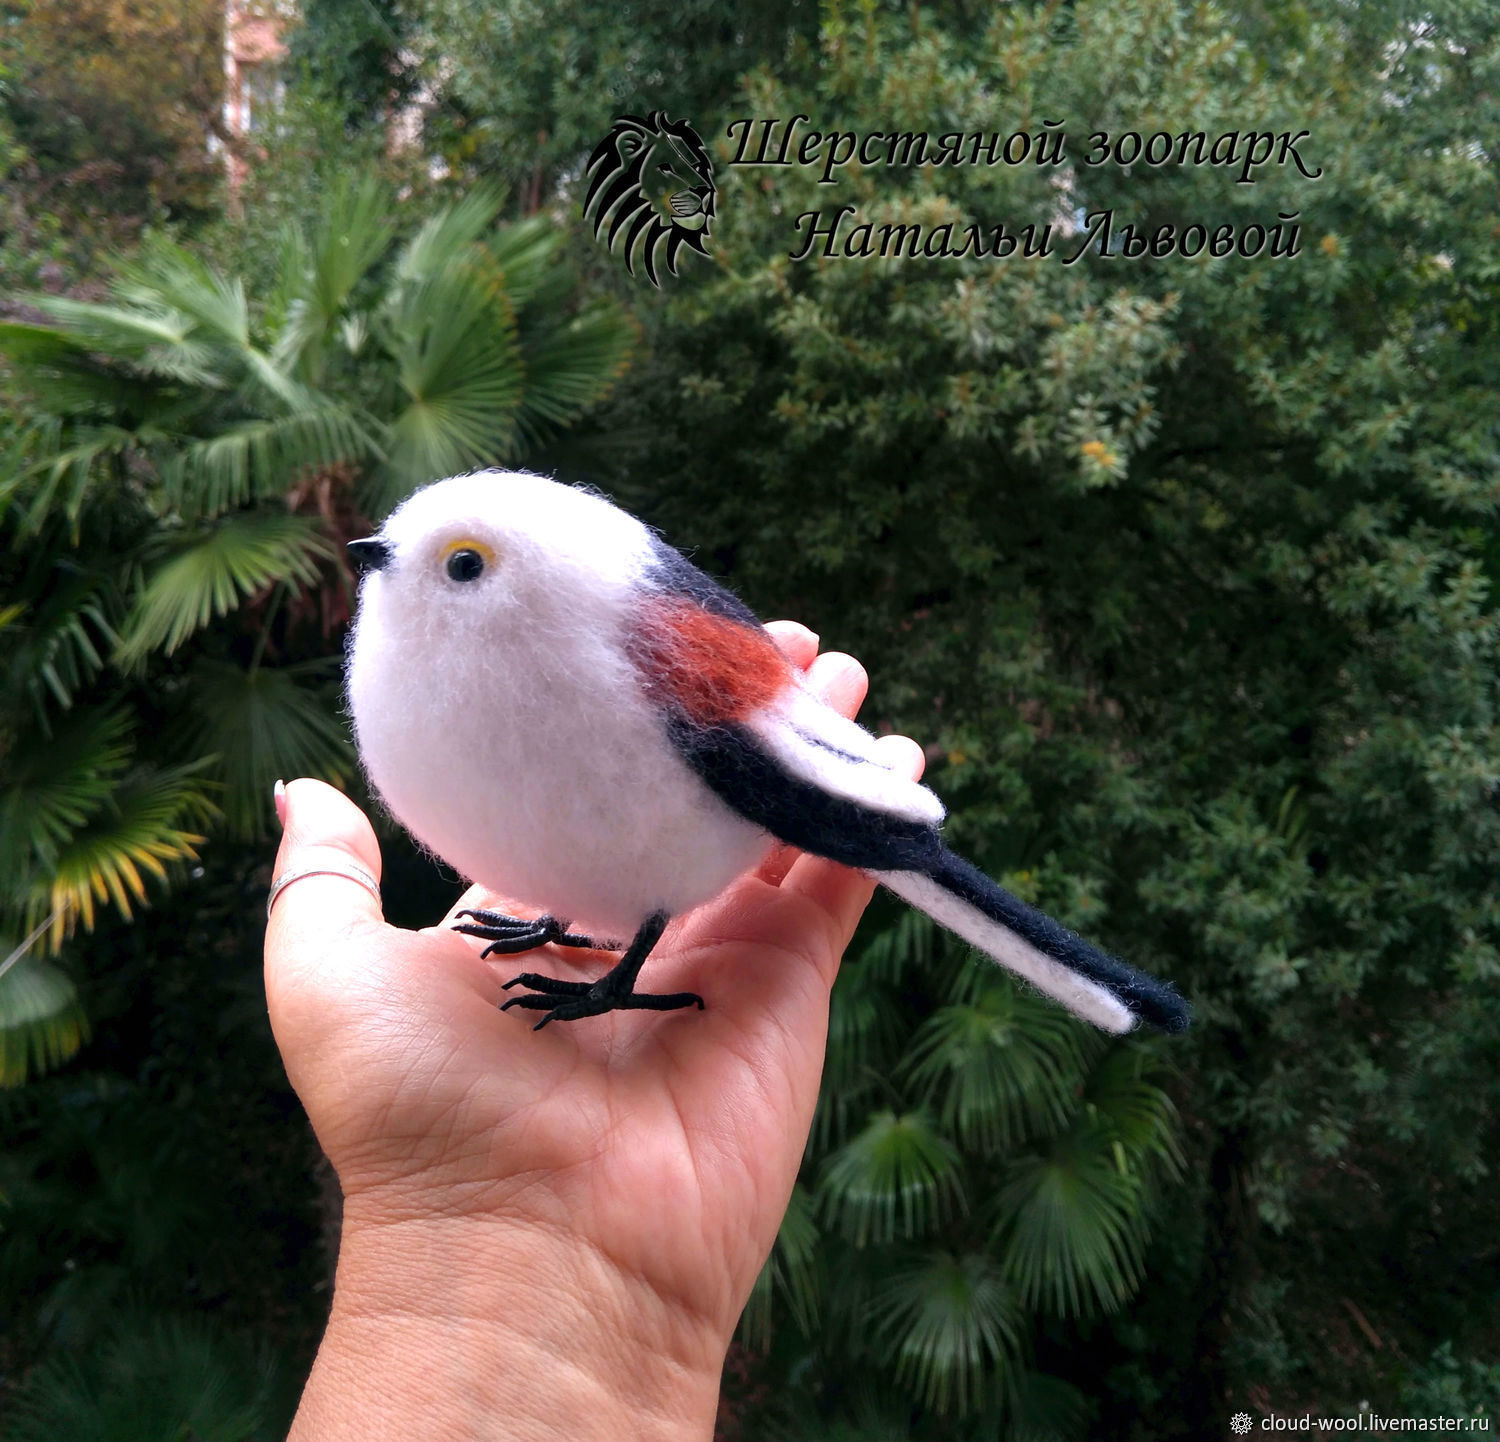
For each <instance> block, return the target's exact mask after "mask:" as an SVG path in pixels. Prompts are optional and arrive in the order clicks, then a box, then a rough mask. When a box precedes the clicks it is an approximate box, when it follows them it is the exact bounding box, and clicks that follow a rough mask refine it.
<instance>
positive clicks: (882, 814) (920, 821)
mask: <svg viewBox="0 0 1500 1442" xmlns="http://www.w3.org/2000/svg"><path fill="white" fill-rule="evenodd" d="M632 654H633V657H634V659H635V661H636V665H637V668H638V670H639V672H640V674H641V677H642V680H643V682H644V684H645V687H646V690H647V693H648V695H650V696H651V697H652V699H653V700H655V701H656V702H657V704H658V705H659V706H660V707H661V709H662V711H663V713H664V716H665V719H666V722H667V727H668V731H669V733H670V735H671V737H672V740H673V742H674V743H675V744H676V746H677V748H678V750H679V751H680V752H681V753H682V755H683V757H684V759H686V760H687V762H688V763H689V765H691V766H692V767H693V769H694V770H695V771H697V772H698V774H699V776H700V777H702V779H703V780H704V782H706V783H707V785H708V786H709V788H710V789H711V790H713V791H714V792H715V793H716V794H717V795H718V796H719V797H720V798H721V799H722V800H724V801H726V802H727V803H728V804H729V805H730V806H731V807H733V808H734V810H736V811H738V812H739V813H740V814H741V815H742V816H744V817H746V818H747V819H749V820H751V821H754V822H755V823H756V824H757V825H759V826H763V827H764V828H765V829H766V830H767V831H769V832H770V833H771V834H772V835H773V836H776V837H778V838H779V839H781V840H782V841H787V842H790V843H792V844H793V845H795V846H800V847H802V848H803V849H805V850H808V851H814V852H817V853H818V854H820V855H823V856H831V857H833V858H834V859H835V860H837V861H843V862H846V863H847V864H848V865H851V866H860V867H864V868H880V869H893V868H900V867H903V866H913V865H917V864H919V863H920V862H921V861H922V860H923V859H927V858H930V857H932V856H933V855H935V854H936V851H937V850H938V849H939V848H940V846H941V843H940V842H939V840H938V834H937V823H938V822H939V821H941V820H942V818H943V805H942V802H940V801H939V800H938V799H937V797H936V796H934V795H933V793H932V792H931V791H929V790H928V789H927V788H926V787H925V786H922V785H920V784H919V783H917V782H915V781H912V780H910V779H909V778H908V777H904V776H901V775H900V774H899V773H897V772H895V771H893V770H892V769H891V767H890V763H889V762H888V760H887V759H886V757H885V756H884V755H883V754H882V753H881V752H880V750H879V749H878V747H877V746H876V742H875V737H873V736H872V735H870V733H869V732H868V731H866V730H865V729H864V728H863V727H861V726H857V725H856V724H855V723H854V722H853V721H850V720H847V719H846V718H845V717H843V716H841V715H839V713H838V712H837V711H835V710H833V708H832V707H830V706H828V705H826V704H825V703H824V702H822V701H821V700H819V699H818V698H817V697H816V696H814V695H813V694H812V693H811V692H809V691H808V690H807V689H806V688H805V687H804V686H803V685H802V683H801V680H800V678H799V676H798V673H797V672H796V671H795V669H794V668H793V667H792V666H791V665H790V664H789V663H788V662H787V660H786V658H785V657H784V656H783V655H782V654H781V651H780V650H779V649H778V648H777V646H776V643H775V642H774V641H773V640H772V639H771V637H770V635H769V634H768V633H767V632H766V630H765V628H764V627H763V626H762V625H761V623H760V622H759V620H758V619H757V618H756V616H755V614H754V612H752V611H751V610H750V609H749V608H748V607H747V606H746V605H745V604H744V603H743V602H742V601H740V600H739V598H738V597H736V596H734V595H733V594H731V593H730V592H729V591H726V590H725V589H724V588H723V587H722V586H720V585H719V584H718V583H717V582H716V581H714V580H713V579H712V578H711V577H709V576H707V575H705V574H704V573H703V572H702V571H700V570H699V569H698V567H696V566H694V565H693V563H692V562H691V561H689V560H688V559H687V558H686V557H685V556H683V555H681V554H680V553H679V552H677V551H674V550H672V548H671V547H670V546H667V545H666V544H665V543H664V542H657V543H656V553H655V565H654V567H653V568H652V570H651V571H650V573H649V575H648V588H647V591H646V593H645V595H644V596H643V597H642V601H641V605H640V608H639V617H638V621H637V626H636V630H635V634H634V636H633V638H632Z"/></svg>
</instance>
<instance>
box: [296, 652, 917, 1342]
mask: <svg viewBox="0 0 1500 1442" xmlns="http://www.w3.org/2000/svg"><path fill="white" fill-rule="evenodd" d="M773 634H775V635H776V637H777V640H778V643H779V644H780V645H781V646H782V648H783V650H784V651H785V652H786V654H787V655H788V656H789V658H790V659H791V660H792V661H793V662H794V663H795V664H797V665H799V666H801V667H804V668H806V669H807V672H808V684H809V685H810V686H811V687H813V688H814V689H816V690H818V691H820V692H821V693H822V694H823V695H825V696H826V697H827V698H828V699H829V700H830V702H831V703H832V704H834V705H836V706H838V707H839V709H841V710H842V711H844V712H845V713H846V714H850V715H852V714H853V712H854V711H855V710H856V709H857V707H858V705H859V702H860V700H861V699H862V698H863V694H864V689H865V676H864V672H863V670H862V669H861V668H860V667H859V666H858V664H857V663H856V662H854V661H852V660H851V659H850V658H848V657H840V656H836V655H828V656H824V657H821V658H817V659H816V660H815V659H814V658H815V655H816V649H817V641H816V638H815V637H814V636H812V634H811V633H810V632H807V631H805V630H804V629H803V628H801V627H796V626H791V625H789V624H785V623H783V624H781V625H779V626H777V627H774V628H773ZM890 744H891V745H892V746H893V748H900V750H899V753H898V754H897V755H894V756H893V761H894V762H895V763H896V764H902V763H905V764H907V765H909V767H910V769H912V770H913V771H915V770H919V769H920V764H921V760H920V751H919V749H918V748H917V747H916V746H915V745H914V744H913V743H910V742H906V741H904V740H898V741H894V742H892V743H890ZM642 844H643V845H648V844H649V838H642ZM351 857H352V858H353V859H354V860H356V861H357V862H358V863H359V864H360V865H362V866H364V867H365V868H366V869H368V870H371V871H374V872H376V873H377V874H378V869H379V854H378V849H377V846H376V842H375V837H374V834H373V832H372V831H371V830H370V827H369V823H368V822H367V821H366V819H365V818H364V816H363V815H362V814H361V813H360V812H359V811H358V810H357V808H355V807H354V806H353V804H352V803H350V802H349V801H348V800H347V799H346V798H344V797H343V796H341V795H340V794H339V793H338V792H335V791H333V790H332V789H331V788H328V787H324V786H322V785H321V784H320V783H317V782H311V781H302V782H296V783H294V784H293V785H292V786H291V787H290V788H289V791H288V806H287V826H286V835H285V839H284V840H283V844H282V849H281V853H280V855H279V856H278V858H277V872H278V874H285V873H287V872H289V871H292V870H302V869H304V868H307V867H314V866H319V865H328V866H331V867H337V866H339V865H340V864H341V858H342V859H343V860H347V859H349V858H351ZM870 890H871V883H870V882H869V880H868V879H867V878H865V877H863V876H861V875H860V874H859V873H856V872H852V871H849V870H848V869H846V868H843V867H840V866H837V865H835V864H833V863H831V862H827V861H823V860H821V859H818V858H815V857H809V856H800V855H793V854H790V853H787V852H779V853H777V854H776V855H774V856H773V857H772V858H771V859H770V860H769V861H768V862H767V863H766V865H765V866H764V867H763V868H762V869H761V871H760V872H759V873H757V874H755V875H750V876H746V877H743V878H741V879H740V880H739V881H738V882H736V883H735V884H734V885H733V886H732V887H730V888H729V890H727V891H726V892H725V893H723V894H722V895H721V896H720V897H718V898H716V899H715V900H714V901H713V902H711V903H710V904H708V905H707V906H704V907H702V908H700V909H699V910H698V911H696V912H693V913H692V914H690V915H688V916H686V917H683V918H680V919H678V920H677V921H674V923H673V924H672V926H671V927H670V928H669V929H668V931H667V933H666V935H665V936H664V937H663V938H662V940H661V942H660V943H659V944H658V946H657V948H656V950H655V952H654V953H653V955H652V957H651V958H650V960H649V961H648V962H647V969H646V972H645V976H646V977H647V978H648V981H649V985H650V987H651V989H652V990H656V991H678V990H684V991H695V992H698V993H700V994H701V995H702V996H703V997H704V998H705V1000H706V1002H707V1010H706V1011H704V1012H698V1011H696V1010H689V1011H684V1012H679V1013H673V1014H669V1015H662V1014H659V1013H652V1012H633V1011H627V1012H615V1013H612V1014H610V1015H607V1016H603V1017H595V1018H589V1019H587V1020H584V1021H580V1022H575V1023H553V1024H552V1025H549V1026H548V1027H546V1028H545V1029H544V1030H543V1031H541V1032H533V1031H532V1030H531V1026H530V1024H531V1022H532V1020H533V1018H532V1017H530V1016H528V1014H527V1013H525V1012H518V1011H516V1010H512V1011H510V1012H508V1013H506V1012H501V1011H500V1010H499V1007H498V1005H497V1004H498V1003H499V1002H501V1001H503V1000H504V999H505V995H506V994H505V991H504V983H505V981H507V980H508V979H509V978H510V977H511V976H512V975H513V974H514V973H515V972H517V971H519V970H522V969H525V970H540V971H549V972H555V973H557V974H559V975H562V976H568V977H577V978H580V979H581V978H585V977H586V978H590V979H592V978H595V977H597V976H598V975H600V974H602V972H603V971H605V970H607V969H608V967H609V966H610V965H611V964H612V960H613V958H612V957H609V956H605V955H601V954H598V953H591V952H586V951H576V950H564V949H561V948H556V947H548V948H545V951H546V952H547V953H549V954H547V955H545V956H543V955H542V953H541V952H537V953H529V954H528V955H527V956H526V957H525V958H524V959H518V958H514V957H504V958H496V959H495V960H493V961H485V960H482V959H481V957H480V952H481V950H482V947H483V943H482V942H480V941H478V940H475V939H473V938H469V937H466V936H462V935H460V934H458V933H456V932H454V931H452V930H450V929H449V925H448V924H449V923H450V922H451V921H452V920H453V919H454V915H455V914H456V912H457V911H458V910H459V909H461V908H465V907H476V906H489V907H495V908H498V909H502V910H506V911H511V912H515V911H517V910H518V908H517V906H516V904H515V902H514V901H513V900H512V899H511V898H505V897H497V896H495V895H493V894H491V893H488V892H484V891H481V890H479V889H477V888H476V889H473V890H471V891H470V892H469V893H467V894H466V895H465V896H464V897H463V898H462V899H461V900H460V901H459V903H458V904H457V905H456V906H455V908H454V912H453V913H450V915H449V917H448V918H446V919H445V921H444V922H443V923H442V924H441V925H439V926H436V927H432V928H428V929H426V930H423V931H419V932H407V931H401V930H399V929H397V928H394V927H390V926H387V925H386V924H385V923H384V922H383V921H382V920H381V919H380V916H379V912H378V908H377V906H376V904H375V900H374V898H373V897H372V896H370V895H369V894H368V893H367V892H366V891H365V890H364V889H363V888H361V887H360V886H358V885H357V884H354V883H351V882H350V881H348V880H347V879H345V878H341V877H336V876H310V877H308V878H306V879H305V880H302V881H299V882H298V883H297V884H296V885H295V886H292V887H289V888H288V889H287V890H286V892H285V893H284V895H283V896H282V897H281V898H280V899H279V900H278V902H277V904H276V908H275V910H274V913H273V917H272V922H271V925H270V928H269V930H268V935H267V948H266V981H267V991H268V996H269V1001H270V1007H271V1018H272V1022H273V1025H274V1027H275V1031H276V1036H277V1040H278V1043H279V1044H280V1046H281V1049H282V1053H283V1056H284V1058H285V1060H286V1065H287V1070H288V1073H289V1075H290V1077H291V1080H292V1082H293V1085H294V1086H295V1087H296V1089H297V1091H298V1094H299V1095H300V1096H301V1098H302V1100H303V1103H304V1105H305V1106H306V1107H307V1111H308V1114H309V1116H310V1117H311V1119H312V1122H313V1125H314V1127H315V1128H316V1130H317V1133H318V1136H319V1139H320V1141H321V1142H322V1144H323V1146H324V1149H325V1150H326V1152H327V1154H328V1156H329V1158H330V1159H331V1161H332V1162H333V1165H334V1167H335V1169H336V1170H337V1172H338V1174H339V1178H340V1181H341V1184H342V1186H343V1189H344V1195H345V1206H346V1227H348V1226H349V1225H361V1226H370V1225H389V1224H392V1223H396V1224H413V1225H417V1226H420V1225H422V1224H424V1223H426V1222H429V1221H431V1220H433V1219H443V1220H444V1221H445V1222H451V1223H459V1222H462V1221H464V1220H468V1221H473V1222H484V1223H490V1222H494V1223H502V1224H503V1225H504V1226H506V1227H507V1228H512V1229H514V1235H516V1236H518V1237H522V1238H526V1239H528V1241H527V1242H526V1243H523V1244H521V1245H520V1246H519V1251H520V1252H521V1253H525V1252H526V1251H527V1250H528V1248H529V1247H530V1246H531V1245H533V1244H534V1246H535V1249H536V1250H535V1251H534V1252H533V1253H532V1255H533V1257H534V1258H536V1259H537V1260H538V1261H543V1260H544V1261H545V1266H546V1268H547V1269H548V1271H549V1272H555V1270H556V1269H557V1268H559V1267H561V1268H562V1269H563V1270H564V1271H566V1272H568V1273H569V1274H570V1275H569V1282H568V1285H569V1287H570V1288H572V1289H573V1290H575V1291H576V1290H578V1289H583V1290H584V1291H588V1290H589V1289H590V1288H593V1289H596V1291H597V1293H598V1296H599V1298H600V1299H601V1300H600V1305H601V1306H602V1307H604V1308H606V1309H607V1308H610V1307H623V1308H641V1307H643V1306H645V1305H647V1304H648V1303H649V1305H650V1306H651V1307H652V1308H665V1310H666V1312H667V1313H669V1314H671V1315H672V1316H674V1317H677V1318H680V1319H682V1320H683V1321H684V1322H686V1323H689V1324H691V1325H697V1326H701V1327H704V1328H706V1329H707V1330H708V1331H709V1332H710V1333H712V1334H714V1335H717V1336H720V1337H722V1340H723V1342H724V1343H727V1340H728V1337H729V1335H730V1333H731V1331H732V1329H733V1327H734V1324H735V1322H736V1320H737V1319H738V1316H739V1312H740V1310H741V1308H742V1307H743V1305H744V1303H745V1300H746V1297H747V1296H748V1294H749V1292H750V1289H751V1286H752V1285H753V1283H754V1281H755V1277H756V1274H757V1272H758V1270H759V1268H760V1266H761V1264H762V1263H763V1261H764V1260H765V1257H766V1255H767V1253H768V1252H769V1251H770V1248H771V1245H772V1242H773V1240H774V1238H775V1234H776V1229H777V1227H778V1225H779V1223H780V1220H781V1216H782V1214H783V1212H784V1210H785V1208H786V1204H787V1200H788V1197H789V1196H790V1194H791V1190H792V1185H793V1182H794V1180H795V1177H796V1173H797V1167H798V1163H799V1161H800V1159H801V1156H802V1151H803V1147H804V1145H805V1142H806V1138H807V1134H808V1129H809V1127H810V1125H811V1121H812V1114H813V1108H814V1104H815V1102H816V1098H817V1090H818V1083H819V1078H820V1074H821V1071H822V1063H823V1049H824V1043H825V1040H826V1031H827V1021H828V998H829V991H830V988H831V986H832V983H833V979H834V975H835V972H836V970H837V965H838V961H839V957H840V955H841V954H842V952H843V949H844V947H845V945H846V944H847V943H848V940H849V937H850V935H851V933H852V931H853V928H854V925H855V923H856V922H857V920H858V918H859V915H860V913H861V911H862V910H863V908H864V905H865V903H866V901H867V900H868V898H869V895H870ZM518 962H519V964H518ZM517 1260H518V1266H520V1267H521V1268H522V1274H524V1261H523V1259H522V1258H521V1257H518V1259H517Z"/></svg>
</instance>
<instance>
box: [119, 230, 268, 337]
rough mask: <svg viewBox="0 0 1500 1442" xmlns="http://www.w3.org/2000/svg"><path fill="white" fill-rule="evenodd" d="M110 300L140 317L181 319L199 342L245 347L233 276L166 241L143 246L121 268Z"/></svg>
mask: <svg viewBox="0 0 1500 1442" xmlns="http://www.w3.org/2000/svg"><path fill="white" fill-rule="evenodd" d="M114 290H115V295H116V297H117V298H118V299H119V300H121V301H124V302H125V303H126V304H127V305H130V306H134V307H136V308H138V309H139V310H141V311H143V312H145V313H148V314H149V313H151V312H156V313H158V314H168V315H173V316H185V317H186V318H187V319H188V320H189V321H190V322H191V323H192V327H193V328H194V329H196V330H198V331H199V332H200V333H201V334H202V335H203V336H204V338H205V339H209V340H212V341H215V342H218V343H220V344H222V345H227V346H229V347H231V348H234V349H240V348H243V347H245V346H248V345H249V344H250V306H249V304H248V302H247V301H246V299H245V285H244V282H243V281H242V280H241V279H240V278H239V277H238V276H233V277H231V276H225V275H221V274H220V273H219V272H218V271H217V270H215V269H214V268H213V267H212V266H211V265H209V264H208V263H207V262H205V261H204V260H202V259H201V258H200V257H198V256H196V255H194V254H193V253H192V252H191V251H189V250H186V249H184V248H183V247H182V246H180V245H176V244H174V243H172V242H170V241H163V240H156V241H154V242H152V243H151V244H149V245H148V246H147V247H146V249H145V251H144V252H143V253H142V255H141V256H140V257H139V258H138V259H137V260H136V261H135V262H134V263H132V264H130V265H127V266H125V267H123V268H122V270H121V273H120V278H119V279H118V280H117V281H116V283H115V287H114Z"/></svg>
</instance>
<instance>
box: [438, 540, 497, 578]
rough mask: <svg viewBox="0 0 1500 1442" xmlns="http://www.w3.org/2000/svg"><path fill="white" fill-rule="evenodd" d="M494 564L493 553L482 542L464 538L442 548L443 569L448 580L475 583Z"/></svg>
mask: <svg viewBox="0 0 1500 1442" xmlns="http://www.w3.org/2000/svg"><path fill="white" fill-rule="evenodd" d="M494 564H495V552H494V550H493V549H492V548H491V547H489V546H487V545H485V543H484V542H483V541H476V540H474V539H472V538H471V537H468V536H465V537H463V538H462V539H461V540H457V541H450V542H449V543H448V544H447V545H446V546H444V547H443V569H444V570H445V571H446V572H447V573H448V579H449V580H452V581H458V582H460V583H466V582H469V581H477V580H478V579H479V578H480V577H481V576H482V575H483V574H484V573H485V571H487V570H488V569H489V568H490V567H491V566H493V565H494Z"/></svg>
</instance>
